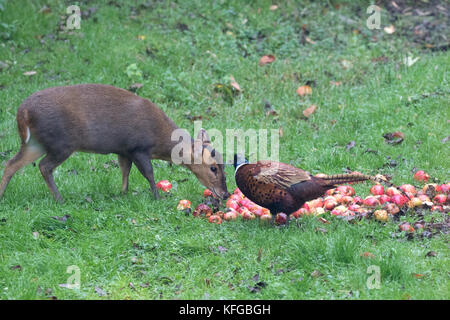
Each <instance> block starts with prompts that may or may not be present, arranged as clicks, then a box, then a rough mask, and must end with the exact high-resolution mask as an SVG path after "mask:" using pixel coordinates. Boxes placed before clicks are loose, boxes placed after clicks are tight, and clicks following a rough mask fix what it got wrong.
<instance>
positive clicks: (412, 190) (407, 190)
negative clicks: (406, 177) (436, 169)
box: [400, 184, 416, 195]
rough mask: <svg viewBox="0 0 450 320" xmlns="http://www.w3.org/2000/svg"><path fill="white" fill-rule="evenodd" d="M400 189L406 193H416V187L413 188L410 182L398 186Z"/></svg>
mask: <svg viewBox="0 0 450 320" xmlns="http://www.w3.org/2000/svg"><path fill="white" fill-rule="evenodd" d="M400 189H401V190H402V191H403V192H405V193H406V194H408V195H409V193H411V194H412V195H415V194H416V188H414V186H413V185H411V184H402V185H401V186H400Z"/></svg>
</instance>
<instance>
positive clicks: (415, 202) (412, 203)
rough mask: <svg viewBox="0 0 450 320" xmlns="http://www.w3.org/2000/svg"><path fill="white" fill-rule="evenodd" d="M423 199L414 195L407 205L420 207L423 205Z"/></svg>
mask: <svg viewBox="0 0 450 320" xmlns="http://www.w3.org/2000/svg"><path fill="white" fill-rule="evenodd" d="M422 203H423V202H422V200H420V198H417V197H414V198H412V199H411V200H409V201H408V203H407V205H408V207H409V208H415V207H420V206H421V205H422Z"/></svg>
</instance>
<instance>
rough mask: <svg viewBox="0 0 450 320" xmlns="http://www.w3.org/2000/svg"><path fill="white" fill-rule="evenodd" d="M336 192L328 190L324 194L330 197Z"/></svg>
mask: <svg viewBox="0 0 450 320" xmlns="http://www.w3.org/2000/svg"><path fill="white" fill-rule="evenodd" d="M335 192H336V189H328V190H327V191H326V192H325V194H326V195H327V196H332V195H333V194H334V193H335Z"/></svg>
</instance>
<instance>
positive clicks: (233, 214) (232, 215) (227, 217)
mask: <svg viewBox="0 0 450 320" xmlns="http://www.w3.org/2000/svg"><path fill="white" fill-rule="evenodd" d="M238 215H239V213H237V211H234V210H230V211H228V212H225V214H224V215H223V218H224V220H226V221H233V220H236V219H237V217H238Z"/></svg>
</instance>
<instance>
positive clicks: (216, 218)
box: [208, 214, 222, 224]
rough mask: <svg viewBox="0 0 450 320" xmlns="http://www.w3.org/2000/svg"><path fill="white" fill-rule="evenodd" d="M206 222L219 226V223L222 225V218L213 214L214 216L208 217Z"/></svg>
mask: <svg viewBox="0 0 450 320" xmlns="http://www.w3.org/2000/svg"><path fill="white" fill-rule="evenodd" d="M208 221H209V222H210V223H217V224H221V223H222V218H221V217H220V216H219V215H217V214H214V215H212V216H210V217H209V219H208Z"/></svg>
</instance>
